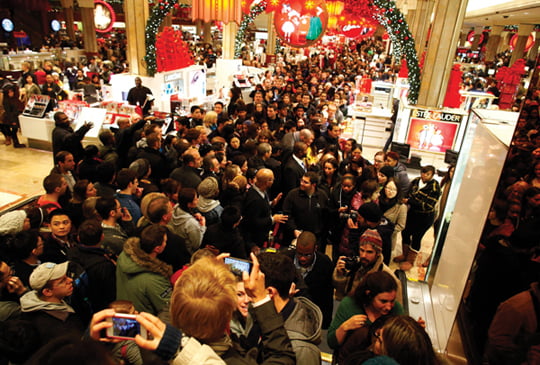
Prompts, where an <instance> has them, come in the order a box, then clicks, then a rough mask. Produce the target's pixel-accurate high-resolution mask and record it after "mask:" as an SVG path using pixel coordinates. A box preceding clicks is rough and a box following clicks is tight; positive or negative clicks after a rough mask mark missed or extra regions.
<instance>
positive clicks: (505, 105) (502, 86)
mask: <svg viewBox="0 0 540 365" xmlns="http://www.w3.org/2000/svg"><path fill="white" fill-rule="evenodd" d="M524 73H525V60H524V59H523V58H520V59H519V60H517V61H516V62H514V64H513V65H512V66H511V67H506V66H504V67H501V68H500V69H499V70H498V71H497V74H496V75H495V79H496V80H497V81H498V82H499V84H498V86H499V90H500V92H501V94H500V95H499V108H500V109H510V108H511V107H512V104H513V103H514V101H515V97H516V92H517V89H518V86H519V83H520V81H521V76H522V75H523V74H524Z"/></svg>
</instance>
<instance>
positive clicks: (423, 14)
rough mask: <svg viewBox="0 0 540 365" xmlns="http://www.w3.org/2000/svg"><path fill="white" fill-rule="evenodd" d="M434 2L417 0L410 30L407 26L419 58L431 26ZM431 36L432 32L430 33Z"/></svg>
mask: <svg viewBox="0 0 540 365" xmlns="http://www.w3.org/2000/svg"><path fill="white" fill-rule="evenodd" d="M434 6H435V0H417V2H416V14H415V16H414V23H413V26H412V28H411V27H410V26H409V28H410V29H412V30H411V33H412V35H413V37H414V42H415V44H416V54H417V55H418V57H419V58H420V57H421V55H422V52H424V50H425V48H426V41H427V35H428V30H429V27H430V25H431V16H432V14H433V8H434ZM432 34H433V32H432Z"/></svg>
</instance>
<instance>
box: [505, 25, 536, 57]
mask: <svg viewBox="0 0 540 365" xmlns="http://www.w3.org/2000/svg"><path fill="white" fill-rule="evenodd" d="M533 29H534V25H532V24H520V25H519V28H518V33H517V34H518V39H517V42H516V46H515V47H514V50H513V51H512V58H510V66H512V65H513V64H514V62H516V61H517V60H518V59H520V58H525V56H526V55H525V44H527V38H529V35H530V34H531V32H532V31H533Z"/></svg>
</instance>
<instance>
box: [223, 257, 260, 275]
mask: <svg viewBox="0 0 540 365" xmlns="http://www.w3.org/2000/svg"><path fill="white" fill-rule="evenodd" d="M224 262H225V264H226V265H229V267H230V268H231V271H233V272H239V273H240V274H242V272H244V271H247V272H248V273H250V272H251V267H252V266H253V263H252V262H251V261H248V260H243V259H237V258H235V257H225V260H224Z"/></svg>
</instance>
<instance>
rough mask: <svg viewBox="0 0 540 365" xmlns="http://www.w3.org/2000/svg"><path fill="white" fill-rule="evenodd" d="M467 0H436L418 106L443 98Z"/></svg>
mask: <svg viewBox="0 0 540 365" xmlns="http://www.w3.org/2000/svg"><path fill="white" fill-rule="evenodd" d="M467 2H468V0H439V1H438V2H437V5H436V8H435V17H434V20H433V25H432V30H431V37H430V39H429V43H428V48H427V53H426V58H425V61H424V67H423V73H422V83H421V85H420V93H419V95H418V105H422V106H427V107H440V106H441V105H442V103H443V101H444V96H445V94H446V88H447V86H448V78H449V77H450V70H451V69H452V64H453V61H454V58H455V53H456V46H457V44H458V39H459V34H460V29H461V26H462V24H463V18H464V17H465V10H466V8H467Z"/></svg>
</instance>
